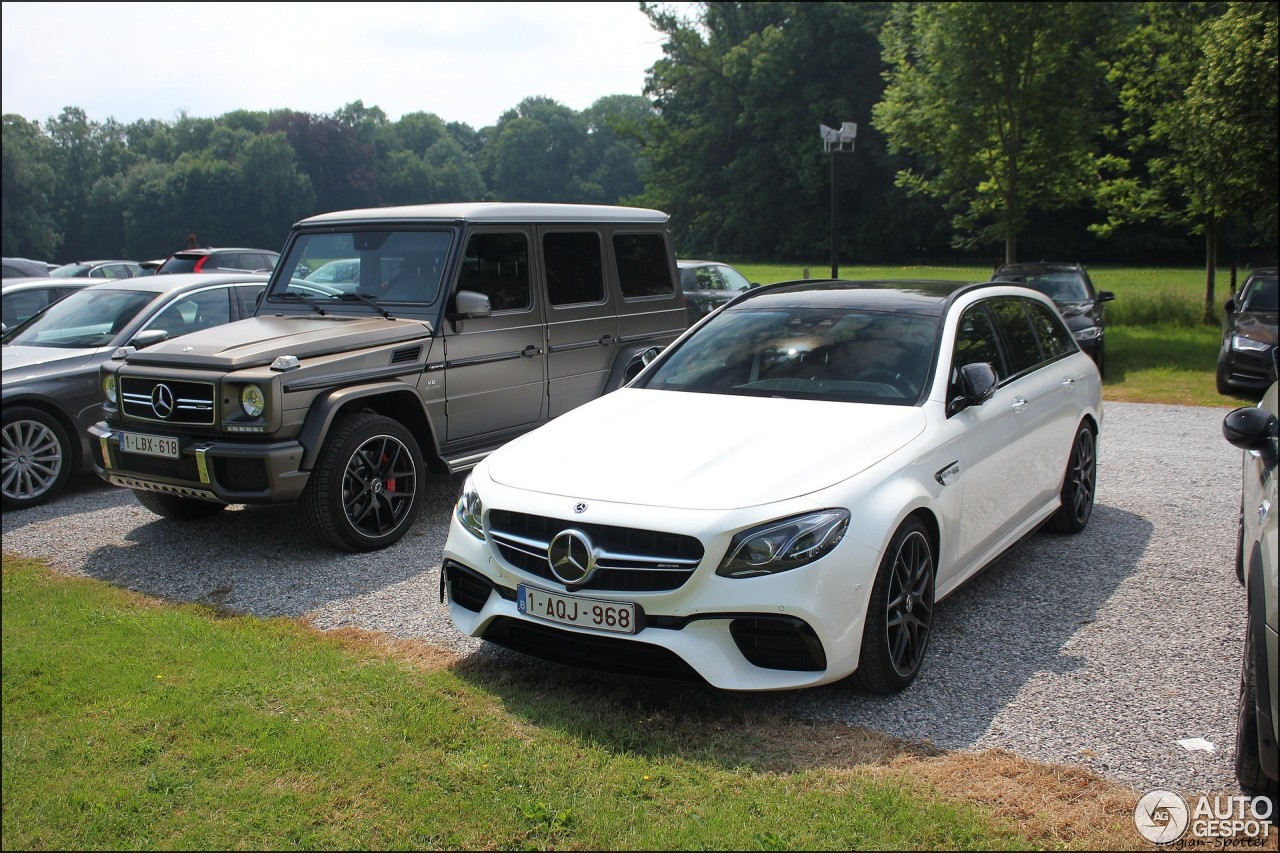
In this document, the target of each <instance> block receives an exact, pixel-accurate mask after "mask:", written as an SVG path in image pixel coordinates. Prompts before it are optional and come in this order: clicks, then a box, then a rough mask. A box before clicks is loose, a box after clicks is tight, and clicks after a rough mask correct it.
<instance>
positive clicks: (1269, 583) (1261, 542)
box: [1222, 350, 1280, 802]
mask: <svg viewBox="0 0 1280 853" xmlns="http://www.w3.org/2000/svg"><path fill="white" fill-rule="evenodd" d="M1273 352H1274V350H1273ZM1273 369H1274V363H1273ZM1278 414H1280V385H1278V384H1277V383H1275V382H1273V383H1272V384H1271V387H1270V389H1268V391H1267V392H1266V394H1265V395H1264V396H1263V398H1262V401H1261V402H1260V403H1259V404H1258V405H1257V406H1248V407H1245V408H1240V409H1236V410H1235V411H1233V412H1231V413H1230V414H1228V415H1227V416H1226V418H1224V419H1223V422H1222V432H1223V435H1224V436H1226V439H1227V441H1229V442H1231V444H1233V445H1234V446H1236V447H1239V448H1240V449H1241V450H1242V451H1244V453H1243V454H1242V455H1243V466H1242V470H1241V477H1240V482H1241V490H1240V491H1241V500H1240V527H1239V535H1238V537H1237V539H1236V543H1237V544H1236V571H1237V573H1238V574H1239V576H1240V579H1241V581H1242V582H1243V583H1244V587H1245V601H1246V603H1247V604H1246V606H1247V612H1248V616H1247V619H1246V628H1245V638H1244V654H1243V656H1242V663H1241V667H1240V694H1239V702H1238V704H1237V714H1236V751H1235V764H1236V778H1237V779H1238V780H1239V782H1240V785H1241V786H1242V787H1243V788H1244V789H1245V790H1246V791H1247V792H1249V793H1251V794H1254V793H1256V794H1266V795H1269V796H1270V797H1271V798H1272V801H1273V802H1274V801H1275V797H1276V794H1277V792H1278V791H1280V758H1278V757H1277V749H1276V743H1277V741H1280V699H1277V687H1278V686H1280V675H1278V674H1277V661H1280V640H1277V632H1278V631H1280V615H1278V613H1277V611H1278V610H1280V583H1278V581H1277V563H1278V562H1280V555H1278V554H1277V552H1278V551H1280V534H1278V533H1277V521H1276V515H1277V512H1280V507H1277V503H1278V502H1280V495H1278V494H1277V489H1276V474H1277V466H1276V460H1277V454H1280V446H1278V444H1277V441H1278V439H1280V426H1278V425H1277V415H1278Z"/></svg>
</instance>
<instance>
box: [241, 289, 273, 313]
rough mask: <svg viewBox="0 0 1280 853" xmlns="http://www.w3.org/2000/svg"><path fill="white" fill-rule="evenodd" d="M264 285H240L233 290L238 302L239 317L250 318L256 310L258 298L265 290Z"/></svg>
mask: <svg viewBox="0 0 1280 853" xmlns="http://www.w3.org/2000/svg"><path fill="white" fill-rule="evenodd" d="M266 289H267V286H266V285H265V284H241V285H237V286H236V288H235V294H236V298H237V299H238V300H239V302H240V316H241V317H252V316H253V312H254V311H256V310H257V309H258V297H259V296H261V295H262V291H264V290H266Z"/></svg>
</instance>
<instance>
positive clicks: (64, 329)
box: [4, 287, 160, 349]
mask: <svg viewBox="0 0 1280 853" xmlns="http://www.w3.org/2000/svg"><path fill="white" fill-rule="evenodd" d="M159 296H160V294H158V293H154V292H148V291H140V290H99V289H97V288H92V287H91V288H86V289H85V290H81V291H78V292H76V293H73V294H71V295H70V296H68V297H67V298H65V299H63V300H61V301H59V302H55V303H54V304H52V305H50V306H49V307H48V308H46V309H45V310H44V311H42V312H41V313H39V314H37V315H36V316H34V317H32V318H31V319H30V320H28V321H27V322H26V323H25V324H24V325H22V326H19V327H18V328H16V329H14V330H13V331H12V332H10V333H8V334H6V335H5V339H4V342H5V344H6V345H12V346H29V347H62V348H65V349H78V348H80V347H104V346H107V345H108V344H110V343H111V342H112V340H113V339H114V338H115V336H116V335H117V334H119V333H120V332H121V331H122V330H123V329H124V328H125V327H126V326H128V325H129V324H130V323H131V322H133V319H134V318H135V317H137V316H138V314H139V313H141V311H142V309H144V308H145V307H146V306H147V305H149V304H150V303H151V302H152V301H153V300H155V299H156V298H157V297H159Z"/></svg>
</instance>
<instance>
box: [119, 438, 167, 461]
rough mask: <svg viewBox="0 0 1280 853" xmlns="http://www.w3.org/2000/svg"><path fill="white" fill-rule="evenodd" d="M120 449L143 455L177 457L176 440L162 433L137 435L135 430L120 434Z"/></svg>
mask: <svg viewBox="0 0 1280 853" xmlns="http://www.w3.org/2000/svg"><path fill="white" fill-rule="evenodd" d="M120 449H121V450H123V451H124V452H125V453H141V454H142V455H143V456H164V457H165V458H167V459H177V458H178V440H177V439H176V438H169V437H168V436H163V435H139V434H138V433H135V432H123V433H121V434H120Z"/></svg>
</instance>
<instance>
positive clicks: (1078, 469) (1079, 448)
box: [1049, 423, 1098, 533]
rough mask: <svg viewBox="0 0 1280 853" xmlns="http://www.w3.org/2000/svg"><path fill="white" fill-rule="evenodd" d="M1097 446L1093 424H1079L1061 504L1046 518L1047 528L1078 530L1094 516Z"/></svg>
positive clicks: (1064, 530) (1068, 530) (1067, 530)
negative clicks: (1047, 521)
mask: <svg viewBox="0 0 1280 853" xmlns="http://www.w3.org/2000/svg"><path fill="white" fill-rule="evenodd" d="M1097 474H1098V446H1097V441H1096V439H1095V437H1094V432H1093V427H1091V426H1090V425H1089V424H1088V423H1082V424H1080V428H1079V429H1078V430H1076V437H1075V441H1073V442H1072V443H1071V453H1070V455H1069V456H1068V457H1067V471H1066V474H1065V476H1064V477H1063V479H1062V493H1061V497H1062V506H1060V507H1058V511H1057V512H1055V513H1054V514H1053V516H1052V517H1051V518H1050V519H1049V527H1050V528H1051V529H1053V530H1056V531H1057V532H1059V533H1079V532H1080V531H1082V530H1084V528H1085V526H1086V525H1087V524H1088V523H1089V517H1090V516H1091V515H1093V498H1094V493H1095V491H1096V489H1097Z"/></svg>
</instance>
